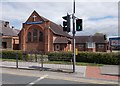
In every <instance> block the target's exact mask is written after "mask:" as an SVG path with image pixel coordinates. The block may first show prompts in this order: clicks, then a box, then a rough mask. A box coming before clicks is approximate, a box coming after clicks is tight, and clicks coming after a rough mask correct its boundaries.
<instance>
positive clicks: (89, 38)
mask: <svg viewBox="0 0 120 86" xmlns="http://www.w3.org/2000/svg"><path fill="white" fill-rule="evenodd" d="M75 39H76V43H86V42H90V41H91V42H95V43H106V40H105V39H104V36H76V37H75Z"/></svg>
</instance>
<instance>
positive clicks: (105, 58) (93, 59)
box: [48, 52, 120, 65]
mask: <svg viewBox="0 0 120 86" xmlns="http://www.w3.org/2000/svg"><path fill="white" fill-rule="evenodd" d="M71 59H72V53H71V52H68V53H67V52H53V53H48V60H50V61H70V60H71ZM76 62H87V63H97V64H109V65H118V64H120V53H106V52H105V53H103V52H79V53H78V55H77V56H76Z"/></svg>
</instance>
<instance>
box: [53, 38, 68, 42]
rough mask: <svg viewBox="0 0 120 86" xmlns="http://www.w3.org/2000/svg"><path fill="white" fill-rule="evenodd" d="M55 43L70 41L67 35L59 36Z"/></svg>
mask: <svg viewBox="0 0 120 86" xmlns="http://www.w3.org/2000/svg"><path fill="white" fill-rule="evenodd" d="M53 43H68V39H67V38H66V37H57V38H56V39H55V40H54V42H53Z"/></svg>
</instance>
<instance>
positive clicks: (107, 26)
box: [0, 0, 118, 36]
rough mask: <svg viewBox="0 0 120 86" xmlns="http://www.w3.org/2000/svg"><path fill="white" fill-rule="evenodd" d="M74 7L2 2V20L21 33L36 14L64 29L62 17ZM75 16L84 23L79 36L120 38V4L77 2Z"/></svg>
mask: <svg viewBox="0 0 120 86" xmlns="http://www.w3.org/2000/svg"><path fill="white" fill-rule="evenodd" d="M72 7H73V0H69V1H68V0H64V1H63V0H52V1H50V0H44V1H41V0H24V1H21V0H2V1H1V3H0V15H2V16H1V17H0V20H5V21H9V22H10V25H12V26H14V27H15V28H16V29H20V30H21V29H22V23H24V22H25V21H26V20H27V19H28V17H29V16H30V15H31V13H32V12H33V11H34V10H36V11H37V12H38V14H39V15H40V16H43V17H45V18H47V19H49V20H51V21H53V22H55V23H57V24H59V25H60V24H61V25H62V22H63V19H62V17H63V16H65V15H66V14H67V13H69V14H72V13H73V9H72ZM75 16H76V17H77V18H80V19H83V31H80V32H76V35H94V34H95V33H104V34H106V35H107V36H117V35H118V0H76V10H75ZM70 34H72V32H70Z"/></svg>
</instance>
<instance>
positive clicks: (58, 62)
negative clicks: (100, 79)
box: [44, 61, 104, 66]
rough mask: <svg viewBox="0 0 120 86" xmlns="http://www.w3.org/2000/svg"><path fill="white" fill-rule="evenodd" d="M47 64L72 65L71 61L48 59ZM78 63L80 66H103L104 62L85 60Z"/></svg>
mask: <svg viewBox="0 0 120 86" xmlns="http://www.w3.org/2000/svg"><path fill="white" fill-rule="evenodd" d="M44 63H45V64H65V65H71V64H72V63H71V62H65V61H48V62H44ZM76 65H78V66H103V65H104V64H96V63H85V62H76Z"/></svg>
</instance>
